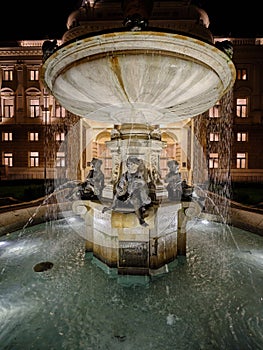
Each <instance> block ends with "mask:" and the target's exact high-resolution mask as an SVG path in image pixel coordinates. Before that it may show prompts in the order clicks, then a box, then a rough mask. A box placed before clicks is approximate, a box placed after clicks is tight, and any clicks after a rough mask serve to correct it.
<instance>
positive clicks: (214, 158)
mask: <svg viewBox="0 0 263 350" xmlns="http://www.w3.org/2000/svg"><path fill="white" fill-rule="evenodd" d="M209 168H210V169H212V168H214V169H217V168H218V153H210V154H209Z"/></svg>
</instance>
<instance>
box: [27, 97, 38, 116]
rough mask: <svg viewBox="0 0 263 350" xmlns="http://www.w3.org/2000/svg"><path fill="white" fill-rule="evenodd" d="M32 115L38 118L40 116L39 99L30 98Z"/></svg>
mask: <svg viewBox="0 0 263 350" xmlns="http://www.w3.org/2000/svg"><path fill="white" fill-rule="evenodd" d="M29 108H30V117H31V118H37V117H39V116H40V106H39V99H30V106H29Z"/></svg>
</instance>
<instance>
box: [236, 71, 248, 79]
mask: <svg viewBox="0 0 263 350" xmlns="http://www.w3.org/2000/svg"><path fill="white" fill-rule="evenodd" d="M237 80H247V70H246V68H238V69H237Z"/></svg>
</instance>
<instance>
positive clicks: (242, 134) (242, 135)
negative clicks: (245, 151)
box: [237, 132, 247, 142]
mask: <svg viewBox="0 0 263 350" xmlns="http://www.w3.org/2000/svg"><path fill="white" fill-rule="evenodd" d="M237 141H242V142H244V141H247V132H238V133H237Z"/></svg>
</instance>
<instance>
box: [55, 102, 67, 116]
mask: <svg viewBox="0 0 263 350" xmlns="http://www.w3.org/2000/svg"><path fill="white" fill-rule="evenodd" d="M55 110H56V113H55V115H56V117H57V118H65V116H66V110H65V108H64V107H62V106H60V105H59V104H58V103H56V106H55Z"/></svg>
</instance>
